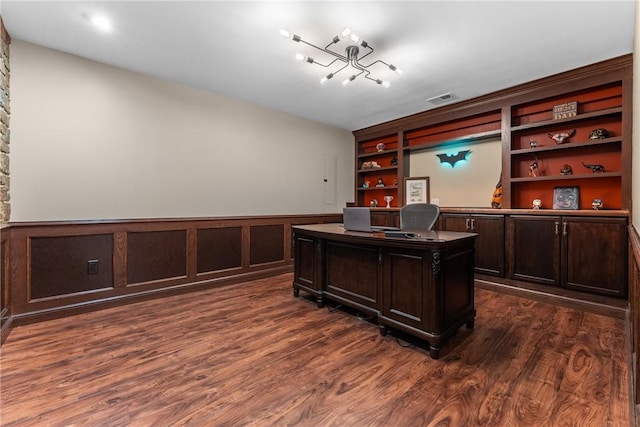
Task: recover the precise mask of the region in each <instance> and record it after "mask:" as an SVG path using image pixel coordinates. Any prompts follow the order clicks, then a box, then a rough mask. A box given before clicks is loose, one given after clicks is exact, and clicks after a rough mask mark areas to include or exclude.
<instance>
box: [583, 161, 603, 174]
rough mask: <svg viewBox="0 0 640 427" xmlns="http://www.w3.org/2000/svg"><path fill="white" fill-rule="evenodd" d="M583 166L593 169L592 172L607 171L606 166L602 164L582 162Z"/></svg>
mask: <svg viewBox="0 0 640 427" xmlns="http://www.w3.org/2000/svg"><path fill="white" fill-rule="evenodd" d="M582 166H584V167H585V168H587V169H591V172H592V173H596V172H605V170H604V166H602V165H585V164H584V162H582Z"/></svg>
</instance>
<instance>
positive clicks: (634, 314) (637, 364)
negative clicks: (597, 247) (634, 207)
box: [629, 226, 640, 415]
mask: <svg viewBox="0 0 640 427" xmlns="http://www.w3.org/2000/svg"><path fill="white" fill-rule="evenodd" d="M629 247H630V250H629V253H630V254H631V256H630V258H631V259H630V264H631V267H630V268H629V270H630V277H629V313H630V317H631V319H630V323H631V325H630V327H631V352H632V355H631V360H632V362H633V363H631V368H632V372H633V381H632V384H633V395H634V402H635V404H636V405H640V235H639V234H638V229H636V228H635V227H634V226H630V227H629ZM636 412H638V415H640V408H636Z"/></svg>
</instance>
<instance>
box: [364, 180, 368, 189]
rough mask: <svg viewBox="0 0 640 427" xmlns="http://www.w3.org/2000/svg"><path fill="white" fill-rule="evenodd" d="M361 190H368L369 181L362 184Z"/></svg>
mask: <svg viewBox="0 0 640 427" xmlns="http://www.w3.org/2000/svg"><path fill="white" fill-rule="evenodd" d="M362 188H369V180H366V181H365V182H363V183H362Z"/></svg>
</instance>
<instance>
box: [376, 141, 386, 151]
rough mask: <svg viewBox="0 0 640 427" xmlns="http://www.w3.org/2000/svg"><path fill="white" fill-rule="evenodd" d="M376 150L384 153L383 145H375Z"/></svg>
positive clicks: (380, 143)
mask: <svg viewBox="0 0 640 427" xmlns="http://www.w3.org/2000/svg"><path fill="white" fill-rule="evenodd" d="M376 150H377V151H378V153H379V152H381V151H384V143H382V142H379V143H378V144H376Z"/></svg>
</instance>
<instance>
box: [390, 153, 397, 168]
mask: <svg viewBox="0 0 640 427" xmlns="http://www.w3.org/2000/svg"><path fill="white" fill-rule="evenodd" d="M391 166H398V156H396V155H394V156H393V158H392V159H391Z"/></svg>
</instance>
